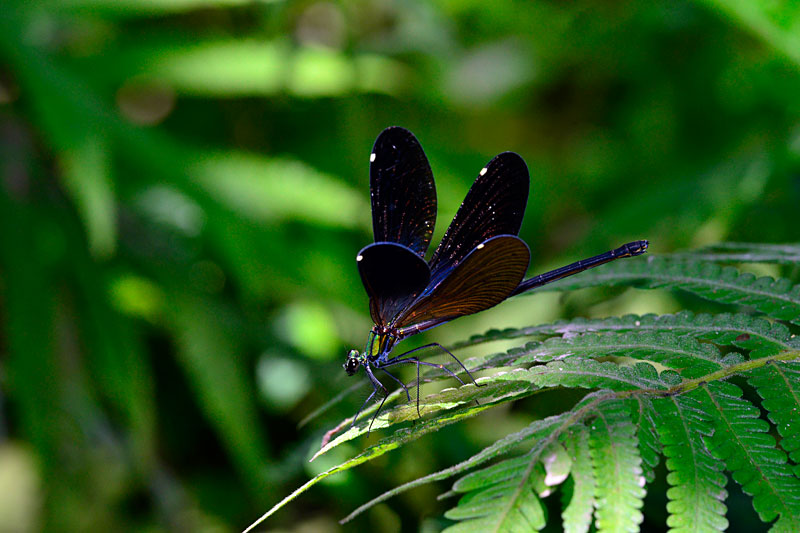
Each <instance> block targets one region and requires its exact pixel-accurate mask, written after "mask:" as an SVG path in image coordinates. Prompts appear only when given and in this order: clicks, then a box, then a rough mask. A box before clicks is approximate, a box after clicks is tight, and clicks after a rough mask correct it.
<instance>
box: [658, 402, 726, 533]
mask: <svg viewBox="0 0 800 533" xmlns="http://www.w3.org/2000/svg"><path fill="white" fill-rule="evenodd" d="M652 403H653V406H654V417H653V418H654V420H655V424H656V431H657V432H658V436H659V440H660V441H661V444H662V446H663V453H664V456H665V457H666V466H667V470H668V471H669V474H667V483H669V484H670V485H671V488H670V489H669V490H668V491H667V498H668V499H669V503H667V511H669V517H668V518H667V525H668V526H669V527H670V531H672V532H675V533H679V532H681V533H682V532H687V533H688V532H689V531H723V530H725V528H727V527H728V520H727V519H726V518H725V511H726V508H725V504H724V503H723V502H724V501H725V498H726V497H727V492H726V491H725V475H724V474H723V473H722V468H723V465H722V462H721V461H720V460H719V459H717V458H715V457H713V456H712V455H711V454H710V453H709V452H708V450H707V449H706V446H705V444H704V442H703V439H704V437H705V436H707V435H710V434H711V433H712V432H713V427H712V425H711V424H710V422H709V421H708V420H707V418H708V417H707V415H706V414H705V413H704V412H703V410H702V407H701V405H700V403H699V402H698V401H696V400H693V399H691V398H689V397H687V396H671V397H668V398H659V399H655V400H653V402H652Z"/></svg>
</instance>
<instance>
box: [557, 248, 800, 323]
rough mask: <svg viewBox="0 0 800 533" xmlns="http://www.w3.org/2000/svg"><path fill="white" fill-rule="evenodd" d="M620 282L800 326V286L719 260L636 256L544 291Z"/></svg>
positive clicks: (565, 280) (559, 282)
mask: <svg viewBox="0 0 800 533" xmlns="http://www.w3.org/2000/svg"><path fill="white" fill-rule="evenodd" d="M621 284H632V285H636V286H637V287H642V288H651V289H655V288H662V287H663V288H669V289H680V290H683V291H687V292H690V293H692V294H695V295H697V296H700V297H702V298H706V299H708V300H713V301H717V302H722V303H729V304H739V305H747V306H751V307H753V308H754V309H756V310H758V311H759V312H761V313H764V314H767V315H769V316H771V317H773V318H777V319H779V320H788V321H790V322H793V323H795V324H800V285H792V283H791V282H790V281H789V280H787V279H778V280H774V279H773V278H771V277H769V276H763V277H760V278H756V277H755V276H754V275H753V274H750V273H748V272H740V271H739V270H737V269H735V268H734V267H730V266H727V267H721V266H719V265H716V264H714V263H700V262H694V261H678V260H674V259H670V258H668V257H657V256H650V257H647V258H638V257H637V258H633V259H629V260H625V261H617V262H614V263H609V264H607V265H603V266H601V267H598V268H596V269H594V270H589V271H586V272H583V273H581V274H578V275H576V276H573V277H570V278H565V279H563V280H560V281H557V282H555V283H552V284H550V285H545V286H544V288H543V290H559V291H565V290H575V289H581V288H584V287H593V286H597V285H606V286H607V285H621Z"/></svg>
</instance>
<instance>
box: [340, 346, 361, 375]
mask: <svg viewBox="0 0 800 533" xmlns="http://www.w3.org/2000/svg"><path fill="white" fill-rule="evenodd" d="M360 365H361V357H360V355H359V353H358V350H350V352H349V353H348V354H347V360H346V361H345V362H344V365H342V366H343V367H344V371H345V372H347V375H348V376H352V375H353V374H355V373H356V371H357V370H358V367H359V366H360Z"/></svg>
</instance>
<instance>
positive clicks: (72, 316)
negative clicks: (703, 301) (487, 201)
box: [0, 0, 800, 532]
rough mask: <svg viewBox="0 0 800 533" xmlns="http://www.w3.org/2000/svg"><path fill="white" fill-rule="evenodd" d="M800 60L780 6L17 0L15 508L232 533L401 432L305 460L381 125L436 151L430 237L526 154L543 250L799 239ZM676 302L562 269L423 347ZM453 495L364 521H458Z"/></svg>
mask: <svg viewBox="0 0 800 533" xmlns="http://www.w3.org/2000/svg"><path fill="white" fill-rule="evenodd" d="M798 70H800V4H798V3H796V2H792V1H790V0H782V1H772V0H770V1H767V0H753V1H746V0H706V1H695V2H692V1H681V0H677V1H662V2H633V1H616V2H615V1H599V0H591V1H590V0H582V1H576V2H560V1H556V0H537V1H532V2H508V1H499V2H485V1H475V0H445V1H442V2H422V1H413V0H409V1H403V0H364V1H346V2H341V3H334V2H327V1H302V2H278V1H276V2H266V1H265V2H259V1H255V2H250V1H244V0H70V1H62V2H44V1H40V2H37V1H23V0H3V2H2V6H1V7H0V320H1V321H2V332H1V333H0V531H3V532H5V531H11V532H25V531H39V530H47V531H145V532H159V531H220V532H223V531H236V530H241V529H242V528H243V527H244V526H246V525H247V524H249V523H250V522H251V521H252V520H254V519H255V518H257V517H258V516H259V515H260V514H261V513H263V512H264V511H265V510H266V509H267V508H269V507H270V506H271V505H272V504H274V503H275V502H276V501H278V500H279V499H280V498H282V497H284V496H285V495H287V494H288V493H289V492H291V491H292V490H294V489H295V488H296V487H297V486H299V485H300V484H302V483H303V482H304V481H305V480H306V479H308V477H309V476H312V475H313V474H315V473H317V472H319V471H321V470H323V469H324V468H326V467H328V466H330V465H332V464H335V462H336V461H337V460H341V459H342V458H344V457H346V456H348V454H353V453H356V452H357V451H359V450H360V449H362V448H363V447H365V446H367V445H368V443H369V442H375V439H377V438H379V437H380V435H379V434H373V436H371V437H370V438H369V440H368V441H367V440H360V441H355V442H352V443H350V444H348V445H345V446H342V447H339V448H337V449H336V450H334V452H332V456H331V457H327V456H325V457H323V458H321V459H320V460H318V461H315V462H314V463H311V464H309V463H308V462H307V458H308V457H309V455H310V453H313V451H314V450H316V448H317V447H318V446H319V441H320V438H321V435H322V434H323V433H324V432H325V431H326V430H328V429H330V428H331V427H333V426H335V425H336V424H337V423H338V422H339V421H340V420H342V419H343V418H345V417H347V416H350V415H352V414H353V413H354V412H355V410H356V409H357V407H358V405H360V403H361V402H362V401H363V399H364V398H365V397H366V395H367V394H368V392H369V391H370V388H369V385H368V384H367V382H366V380H364V387H363V388H362V389H359V390H358V391H356V392H355V393H354V394H351V395H350V396H349V397H347V398H346V399H345V400H344V401H343V402H342V403H340V404H339V405H337V406H335V407H334V408H332V409H331V410H330V411H329V412H327V413H325V414H324V415H322V416H321V417H319V418H317V419H314V420H312V421H311V422H310V423H309V424H307V425H306V426H304V427H302V428H301V429H298V423H299V422H300V421H301V420H302V419H303V418H304V417H306V416H307V415H308V414H309V413H311V412H312V411H314V410H315V409H317V408H318V407H320V406H321V405H323V404H324V403H325V402H326V401H328V400H329V399H330V398H332V397H334V396H335V395H337V394H338V393H340V392H341V391H343V390H345V389H346V388H347V387H349V386H351V385H352V384H353V383H354V381H353V380H354V379H355V378H352V379H347V376H345V374H344V372H343V370H342V368H341V364H342V362H343V360H344V356H345V353H346V350H347V349H348V348H351V347H356V348H361V347H362V346H363V343H364V341H365V339H366V334H367V331H368V330H369V327H370V325H371V323H370V320H369V316H368V312H367V300H366V296H365V294H364V292H363V289H362V287H361V284H360V280H359V278H358V275H357V271H356V268H355V262H354V257H355V254H356V252H357V251H358V250H359V249H360V248H361V247H362V246H363V245H365V244H367V243H369V242H370V240H371V223H370V212H369V191H368V157H369V153H370V149H371V147H372V143H373V141H374V139H375V137H376V136H377V134H378V133H379V132H380V131H381V130H382V129H383V128H385V127H386V126H389V125H402V126H405V127H407V128H409V129H410V130H411V131H413V132H414V133H415V134H416V135H417V137H418V138H419V139H420V141H421V143H422V145H423V147H424V148H425V150H426V153H427V154H428V157H429V159H430V161H431V165H432V167H433V171H434V175H435V176H436V184H437V189H438V195H439V204H440V209H439V219H438V224H437V228H436V234H435V236H434V242H436V240H437V238H438V236H441V234H442V233H443V232H444V229H445V228H446V225H447V223H448V222H449V221H450V219H451V218H452V216H453V214H454V213H455V211H456V209H457V207H458V205H459V203H460V202H461V200H462V199H463V197H464V195H465V193H466V191H467V189H468V187H469V185H470V184H471V182H472V180H473V179H474V178H475V177H476V176H477V172H478V170H479V169H480V168H481V167H482V166H483V165H484V164H485V163H486V162H487V161H488V160H489V159H490V158H491V157H492V156H494V155H495V154H497V153H498V152H501V151H505V150H513V151H516V152H518V153H520V154H521V155H522V156H523V157H524V158H525V159H526V161H527V162H528V165H529V167H530V170H531V197H530V200H529V202H528V211H527V214H526V218H525V223H524V225H523V229H522V232H521V235H522V236H523V237H524V238H525V239H526V241H527V242H528V244H529V245H530V247H531V251H532V257H533V259H532V264H531V273H535V272H541V271H544V270H546V269H548V268H553V267H556V266H560V264H563V263H565V262H567V261H570V260H574V259H578V258H580V257H581V256H588V255H593V254H595V253H600V252H603V251H605V250H606V249H608V248H610V247H612V246H616V245H618V244H621V243H622V242H625V241H628V240H633V239H638V238H648V239H650V241H651V243H652V244H651V252H653V253H659V252H669V251H672V250H676V249H684V248H690V247H696V246H700V245H704V244H709V243H713V242H718V241H723V240H735V241H756V242H784V241H792V240H794V241H797V240H798V235H800V232H799V231H798V223H797V214H798V207H799V206H800V172H799V171H800V75H798ZM796 274H797V273H795V275H796ZM689 303H693V302H689ZM686 305H688V304H687V300H685V299H684V300H681V299H680V298H677V297H674V296H672V295H668V294H659V293H655V292H653V293H650V292H641V291H640V292H636V291H627V292H625V293H624V294H621V293H620V291H611V292H609V291H606V292H604V291H581V292H580V293H577V294H573V295H568V296H566V297H562V296H560V295H557V294H553V293H541V294H538V295H534V296H531V297H522V298H517V299H516V300H513V301H510V302H507V303H505V304H503V305H501V306H499V307H498V308H496V309H494V310H491V311H488V312H486V313H483V314H480V315H477V316H474V317H467V318H464V319H462V320H459V321H457V322H455V323H453V324H448V325H446V326H443V327H441V328H438V329H435V330H433V331H431V332H429V333H427V334H426V336H425V338H424V339H423V338H419V339H412V340H409V341H407V347H412V346H415V345H419V344H421V343H423V342H425V341H426V340H427V341H428V342H430V341H431V340H437V341H439V342H442V343H448V342H453V341H456V340H459V339H463V338H466V337H467V336H469V335H470V334H472V333H479V332H483V331H485V330H486V329H488V328H490V327H508V326H522V325H530V324H536V323H540V322H544V321H549V320H554V319H556V318H559V317H569V316H606V315H611V314H619V313H625V312H638V313H645V312H673V311H676V310H678V309H680V308H682V307H684V306H686ZM420 337H422V336H420ZM485 349H486V348H484V350H485ZM407 377H410V376H407ZM359 379H363V375H360V376H359ZM572 401H574V397H572V396H570V395H568V394H567V395H566V397H565V398H564V402H565V405H568V404H569V402H572ZM542 409H543V408H542V407H541V406H540V405H537V404H536V403H535V402H520V404H518V405H517V406H515V407H514V408H513V409H511V410H508V409H496V410H493V411H490V412H489V413H487V414H484V415H483V416H481V417H478V418H476V419H474V420H471V421H469V422H468V423H464V424H459V425H456V426H453V427H451V428H448V429H447V430H443V431H440V432H438V433H436V434H434V435H432V436H428V437H426V438H424V439H422V440H421V441H419V442H417V443H413V444H411V445H409V446H406V447H404V448H403V449H401V450H400V451H397V452H394V453H391V454H389V455H388V456H385V457H384V458H381V459H379V460H377V461H374V462H373V463H370V464H368V465H365V466H363V467H360V468H358V469H356V470H354V471H350V472H348V473H346V474H343V475H340V476H339V477H333V478H332V479H331V480H330V482H328V483H325V484H323V485H321V486H320V487H317V488H315V489H313V490H312V491H311V492H309V493H308V494H305V495H303V496H302V497H301V498H300V499H299V500H297V501H295V502H293V503H292V504H290V505H289V506H288V507H287V508H286V509H283V510H281V511H280V512H279V513H278V514H277V515H276V516H275V517H274V518H273V519H271V520H270V522H269V524H268V528H269V529H271V530H283V531H296V532H317V531H320V532H325V531H337V530H339V529H340V526H338V524H337V520H338V519H339V518H341V517H342V516H344V515H345V514H347V513H348V512H350V511H351V510H352V509H353V508H354V507H356V506H357V505H358V504H360V503H363V502H364V501H366V500H368V499H369V498H371V497H373V496H376V495H378V494H379V493H381V492H383V491H385V490H387V489H389V488H391V487H394V486H396V485H397V484H399V483H401V482H404V481H407V480H409V479H412V478H413V477H417V476H421V475H424V474H427V473H430V472H432V471H435V470H438V469H441V468H444V467H447V466H450V465H452V464H453V463H455V462H456V461H458V460H460V459H463V458H465V457H468V456H469V455H470V454H472V453H474V452H476V451H477V450H479V449H481V447H482V446H485V445H486V444H487V443H489V442H492V441H494V440H496V439H497V438H499V437H501V436H503V435H504V434H506V433H507V432H508V431H509V430H511V429H514V428H518V427H519V426H520V425H521V424H524V423H526V422H527V421H530V420H531V419H532V418H534V417H537V416H541V415H542ZM448 487H449V486H448V485H447V484H442V485H438V486H437V485H428V486H425V487H422V488H420V489H416V490H414V491H411V492H408V493H406V494H405V495H403V496H401V497H398V498H396V499H394V500H391V501H389V502H388V504H383V505H380V506H378V507H377V508H375V509H373V510H372V511H370V512H368V513H367V514H366V515H364V516H363V517H361V518H359V519H358V520H357V521H356V522H354V523H352V524H349V525H348V526H346V527H345V529H346V530H350V531H366V530H369V531H377V532H395V531H418V530H424V531H438V530H439V529H441V528H442V527H443V526H444V525H445V524H446V523H447V521H445V520H443V519H442V518H440V517H441V513H442V511H443V510H444V509H445V508H446V503H447V502H444V503H442V502H437V501H436V498H435V496H436V495H437V494H438V493H440V492H444V491H445V490H447V488H448ZM660 487H661V488H663V481H662V485H661V486H660ZM658 489H659V485H653V486H652V487H651V493H653V494H654V497H653V498H650V499H648V502H647V509H646V513H647V516H648V518H647V521H646V523H645V527H652V528H653V529H649V530H651V531H652V530H656V527H657V526H655V525H653V524H658V523H659V522H658V521H659V520H663V519H664V515H665V511H664V503H665V499H664V497H663V496H658V495H657V492H658ZM734 497H735V495H734ZM745 507H746V506H745ZM732 509H733V511H736V510H737V509H736V508H735V507H734V506H732ZM551 519H553V522H554V523H555V524H556V525H557V523H558V521H557V515H551ZM662 523H663V522H662ZM648 524H650V526H648Z"/></svg>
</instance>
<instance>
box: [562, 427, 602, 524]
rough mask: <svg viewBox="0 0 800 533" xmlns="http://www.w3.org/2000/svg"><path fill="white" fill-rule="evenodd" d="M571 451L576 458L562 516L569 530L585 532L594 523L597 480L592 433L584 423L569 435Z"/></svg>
mask: <svg viewBox="0 0 800 533" xmlns="http://www.w3.org/2000/svg"><path fill="white" fill-rule="evenodd" d="M567 448H568V452H569V454H570V456H571V458H572V465H573V467H572V470H571V471H570V478H569V480H568V482H567V483H566V484H565V485H566V486H565V490H564V493H563V494H564V496H563V500H564V506H563V507H564V511H563V512H562V513H561V519H562V521H563V525H564V531H565V532H567V533H585V532H587V531H589V527H590V526H591V525H592V511H593V510H594V504H595V499H594V494H595V486H596V484H597V481H596V480H595V477H594V471H593V470H592V458H591V455H590V452H589V432H588V431H587V430H586V427H585V426H583V425H576V426H575V427H574V428H573V429H572V430H571V432H570V434H569V437H568V438H567Z"/></svg>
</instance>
